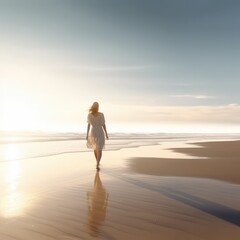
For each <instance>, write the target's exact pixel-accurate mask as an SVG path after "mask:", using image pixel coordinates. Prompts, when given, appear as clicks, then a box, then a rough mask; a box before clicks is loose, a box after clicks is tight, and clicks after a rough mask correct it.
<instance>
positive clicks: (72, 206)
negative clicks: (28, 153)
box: [0, 142, 240, 240]
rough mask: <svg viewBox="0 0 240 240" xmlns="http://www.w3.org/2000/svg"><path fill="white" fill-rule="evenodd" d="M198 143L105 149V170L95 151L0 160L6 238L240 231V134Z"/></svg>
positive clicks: (172, 237)
mask: <svg viewBox="0 0 240 240" xmlns="http://www.w3.org/2000/svg"><path fill="white" fill-rule="evenodd" d="M219 144H220V145H219ZM200 145H201V146H204V148H203V149H201V148H196V149H195V148H193V149H192V148H184V149H177V151H178V153H177V152H170V151H169V150H166V149H165V148H166V147H169V146H170V147H171V148H172V147H179V146H183V147H184V145H181V144H179V143H171V145H167V144H165V145H162V146H147V147H140V148H133V149H122V150H119V151H105V152H104V153H103V159H102V164H101V171H100V172H96V170H95V169H94V167H95V163H94V158H93V154H92V153H73V154H63V155H58V156H51V157H45V158H38V159H37V158H35V159H27V160H22V161H15V162H14V161H13V162H5V163H1V164H0V165H1V166H0V178H1V179H0V223H1V224H0V240H14V239H21V240H53V239H59V240H65V239H66V240H77V239H110V240H111V239H119V240H122V239H126V240H128V239H138V240H145V239H153V240H155V239H156V240H159V239H162V240H181V239H184V240H195V239H196V240H197V239H198V240H200V239H207V240H215V239H216V240H226V239H234V240H235V239H240V222H239V219H240V214H239V212H240V201H239V199H240V186H239V184H237V183H239V178H238V177H237V176H236V174H235V173H236V169H237V165H235V166H236V167H231V168H229V165H232V164H233V163H234V164H237V159H238V157H237V156H239V155H238V148H237V146H238V145H239V142H229V143H200ZM219 146H221V147H219ZM234 146H235V147H234ZM185 147H186V146H185ZM219 148H221V151H222V154H220V155H219V151H218V149H219ZM224 148H225V151H224ZM214 149H215V150H214ZM174 151H176V149H175V150H174ZM226 151H230V152H228V153H227V152H226ZM232 152H234V154H233V155H230V154H229V153H232ZM185 153H191V154H194V155H195V156H198V157H203V156H204V157H208V156H209V157H211V158H210V159H204V160H203V159H198V157H194V159H190V158H189V156H187V155H185ZM208 154H209V155H208ZM161 157H163V159H162V158H161ZM177 160H179V161H180V162H181V164H179V163H178V162H177ZM201 161H203V163H200V162H201ZM212 161H214V162H215V164H217V162H218V161H220V162H221V164H220V165H219V164H217V165H218V166H220V167H221V170H219V172H218V169H217V168H216V171H209V172H207V173H205V169H209V168H211V166H214V164H213V163H212ZM162 162H164V164H163V163H162ZM194 163H196V164H197V165H194ZM238 164H239V163H238ZM204 165H207V166H205V167H204ZM194 166H197V167H194ZM201 166H202V167H201ZM162 168H165V169H162ZM194 168H197V169H198V171H197V170H195V171H194V170H193V169H194ZM224 170H225V171H224ZM192 171H193V173H191V172H192ZM197 172H198V174H197ZM186 176H189V177H186ZM190 176H191V177H190ZM195 176H197V177H199V178H192V177H195ZM205 177H207V178H212V179H215V180H211V179H206V178H205ZM217 179H220V180H226V181H218V180H217ZM228 181H231V182H234V183H229V182H228Z"/></svg>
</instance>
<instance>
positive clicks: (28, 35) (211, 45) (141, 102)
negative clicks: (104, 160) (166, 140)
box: [0, 0, 240, 133]
mask: <svg viewBox="0 0 240 240" xmlns="http://www.w3.org/2000/svg"><path fill="white" fill-rule="evenodd" d="M239 12H240V2H239V1H237V0H211V1H209V0H194V1H193V0H21V1H19V0H0V36H1V38H0V115H1V118H0V130H28V131H34V130H41V131H77V132H79V131H80V132H82V131H85V129H86V118H87V114H88V108H89V107H90V105H91V104H92V102H94V101H98V102H99V104H100V111H102V112H104V114H105V118H106V123H107V127H109V130H110V131H112V132H114V131H127V132H129V131H135V132H139V131H140V132H144V131H145V132H234V133H236V132H240V94H239V89H240V81H239V79H240V70H239V63H240V31H239V26H240V15H239Z"/></svg>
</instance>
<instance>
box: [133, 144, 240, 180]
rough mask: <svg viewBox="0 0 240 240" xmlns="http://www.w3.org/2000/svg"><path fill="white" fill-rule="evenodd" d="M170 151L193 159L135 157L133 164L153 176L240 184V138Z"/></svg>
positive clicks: (140, 171)
mask: <svg viewBox="0 0 240 240" xmlns="http://www.w3.org/2000/svg"><path fill="white" fill-rule="evenodd" d="M170 150H172V151H175V152H178V153H183V154H187V155H190V156H192V158H191V159H186V158H183V159H179V158H161V157H157V158H153V157H136V158H132V159H131V163H130V167H131V169H132V170H133V171H135V172H138V173H143V174H149V175H157V176H182V177H201V178H210V179H218V180H224V181H229V182H234V183H237V184H240V171H239V169H240V141H225V142H207V143H195V144H193V145H192V144H191V146H190V147H184V148H171V149H170ZM159 156H161V154H160V155H159Z"/></svg>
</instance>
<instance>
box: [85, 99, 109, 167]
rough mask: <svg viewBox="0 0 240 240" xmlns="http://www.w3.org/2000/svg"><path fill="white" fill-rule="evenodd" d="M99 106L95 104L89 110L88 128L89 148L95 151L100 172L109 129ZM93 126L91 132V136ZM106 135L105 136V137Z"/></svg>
mask: <svg viewBox="0 0 240 240" xmlns="http://www.w3.org/2000/svg"><path fill="white" fill-rule="evenodd" d="M98 109H99V104H98V103H97V102H94V103H93V105H92V106H91V108H90V109H89V114H88V119H87V122H88V126H87V137H86V139H87V147H88V148H92V149H93V150H94V155H95V158H96V162H97V165H96V169H97V170H99V169H100V168H99V164H100V161H101V157H102V149H103V148H104V145H105V136H106V139H108V134H107V129H106V125H105V118H104V115H103V113H101V112H99V111H98ZM90 126H91V131H90V134H89V130H90ZM104 133H105V136H104Z"/></svg>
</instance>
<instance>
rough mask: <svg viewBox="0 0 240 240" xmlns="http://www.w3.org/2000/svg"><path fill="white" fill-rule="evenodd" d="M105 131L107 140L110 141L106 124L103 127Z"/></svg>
mask: <svg viewBox="0 0 240 240" xmlns="http://www.w3.org/2000/svg"><path fill="white" fill-rule="evenodd" d="M103 129H104V132H105V135H106V139H108V134H107V128H106V125H105V124H104V125H103Z"/></svg>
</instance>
